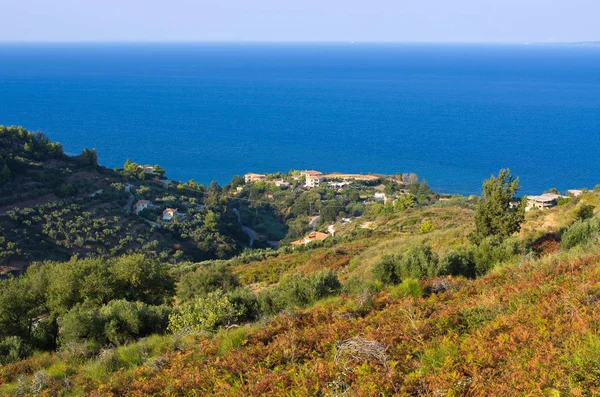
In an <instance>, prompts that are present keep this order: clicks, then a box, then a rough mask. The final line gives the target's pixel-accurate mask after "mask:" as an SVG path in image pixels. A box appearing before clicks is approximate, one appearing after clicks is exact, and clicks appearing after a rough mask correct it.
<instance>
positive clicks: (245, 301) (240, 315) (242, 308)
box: [227, 287, 260, 322]
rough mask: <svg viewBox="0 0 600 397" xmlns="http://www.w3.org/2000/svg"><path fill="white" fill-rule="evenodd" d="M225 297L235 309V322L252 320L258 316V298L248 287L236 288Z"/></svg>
mask: <svg viewBox="0 0 600 397" xmlns="http://www.w3.org/2000/svg"><path fill="white" fill-rule="evenodd" d="M227 297H228V298H229V300H230V301H231V303H232V304H233V306H234V307H235V309H236V312H237V315H236V322H248V321H254V320H256V319H257V318H258V317H259V316H260V307H259V305H258V299H257V298H256V296H254V294H253V293H252V291H250V290H249V289H248V288H243V287H240V288H236V289H234V290H233V291H231V292H229V293H227Z"/></svg>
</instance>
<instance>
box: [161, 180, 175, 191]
mask: <svg viewBox="0 0 600 397" xmlns="http://www.w3.org/2000/svg"><path fill="white" fill-rule="evenodd" d="M171 183H173V181H171V180H170V179H166V180H164V181H160V186H161V187H162V188H163V189H167V190H168V189H169V186H170V185H171Z"/></svg>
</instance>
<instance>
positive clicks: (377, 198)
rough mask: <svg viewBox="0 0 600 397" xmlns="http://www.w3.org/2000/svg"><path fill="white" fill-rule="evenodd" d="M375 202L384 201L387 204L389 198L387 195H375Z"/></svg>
mask: <svg viewBox="0 0 600 397" xmlns="http://www.w3.org/2000/svg"><path fill="white" fill-rule="evenodd" d="M373 200H375V201H383V202H384V203H385V202H386V200H387V198H386V197H385V193H375V194H374V195H373Z"/></svg>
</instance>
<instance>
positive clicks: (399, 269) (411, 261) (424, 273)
mask: <svg viewBox="0 0 600 397" xmlns="http://www.w3.org/2000/svg"><path fill="white" fill-rule="evenodd" d="M441 265H442V263H440V261H439V260H438V257H437V256H436V255H435V254H434V253H433V251H432V250H431V247H430V246H429V245H427V244H419V245H415V246H413V247H411V248H410V249H409V250H408V251H406V252H404V253H399V254H392V255H385V256H383V257H382V258H381V260H380V261H379V262H377V263H376V264H375V266H374V268H373V276H374V277H375V279H377V280H379V281H381V282H382V283H384V284H398V283H399V282H401V281H402V280H403V279H405V278H416V279H419V278H423V277H426V278H432V277H436V276H439V275H443V274H445V270H444V269H443V268H442V267H441Z"/></svg>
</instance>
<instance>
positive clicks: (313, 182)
mask: <svg viewBox="0 0 600 397" xmlns="http://www.w3.org/2000/svg"><path fill="white" fill-rule="evenodd" d="M321 183H323V176H322V175H306V182H305V183H304V186H306V187H308V188H313V187H317V186H319V185H320V184H321Z"/></svg>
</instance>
